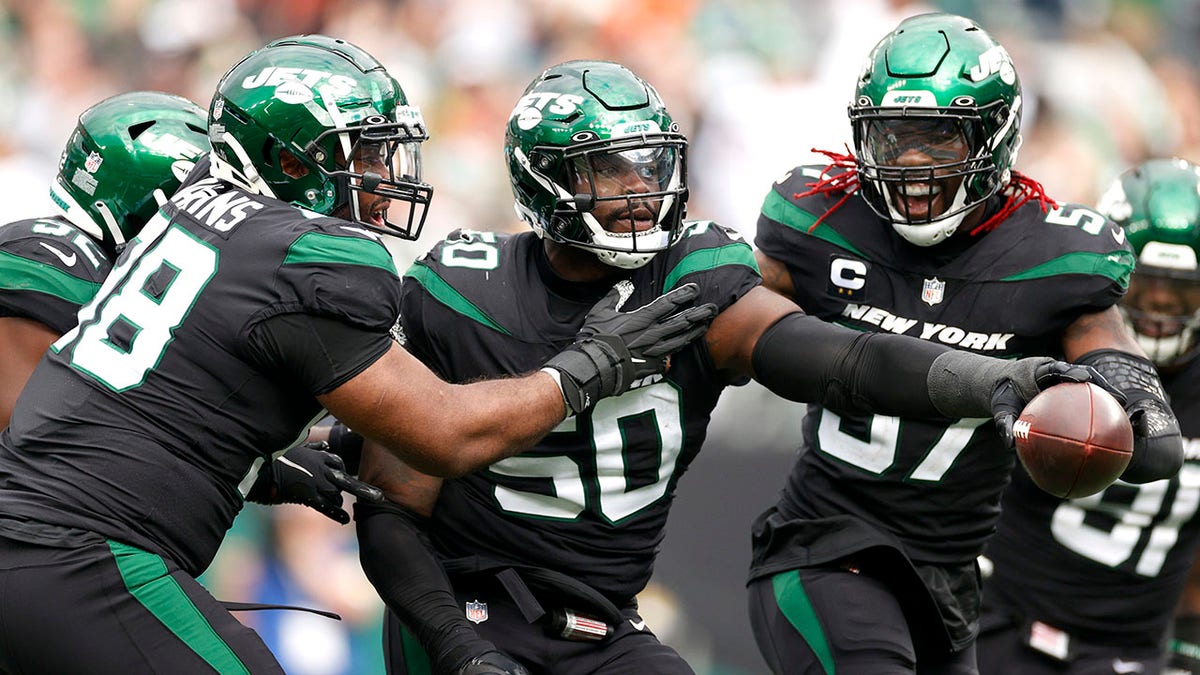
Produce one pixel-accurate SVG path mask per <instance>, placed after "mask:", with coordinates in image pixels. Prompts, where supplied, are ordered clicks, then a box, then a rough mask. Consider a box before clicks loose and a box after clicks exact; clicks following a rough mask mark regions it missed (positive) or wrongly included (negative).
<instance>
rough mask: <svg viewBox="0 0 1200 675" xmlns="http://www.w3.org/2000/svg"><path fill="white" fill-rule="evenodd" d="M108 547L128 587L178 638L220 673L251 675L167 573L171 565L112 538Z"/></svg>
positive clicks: (151, 554)
mask: <svg viewBox="0 0 1200 675" xmlns="http://www.w3.org/2000/svg"><path fill="white" fill-rule="evenodd" d="M108 548H109V550H111V551H112V554H113V558H115V559H116V562H117V569H118V570H119V571H120V572H121V578H122V579H123V580H124V581H125V588H127V589H129V592H130V593H131V594H133V597H135V598H137V601H138V602H140V603H142V605H143V606H145V608H146V609H148V610H150V613H151V614H153V615H154V616H155V617H157V618H158V620H159V621H161V622H162V623H163V625H164V626H166V627H167V628H168V629H169V630H170V631H171V632H172V633H174V634H175V636H176V637H178V638H179V639H180V640H183V642H184V643H185V644H186V645H187V646H188V647H191V649H192V651H194V652H196V654H197V655H199V656H200V658H202V659H204V660H205V662H207V663H208V665H210V666H212V667H213V669H214V670H216V671H217V672H218V673H234V674H236V673H246V675H249V673H250V670H249V669H248V668H247V667H246V664H244V663H242V660H241V659H240V658H238V655H237V654H236V653H234V651H233V649H232V648H230V646H229V645H228V644H227V643H226V642H225V641H224V640H223V639H221V636H220V635H219V634H218V633H217V631H216V630H215V629H213V627H212V625H211V624H210V623H209V622H208V619H207V618H205V616H204V614H203V613H201V611H200V609H199V608H197V607H196V605H195V604H194V603H193V602H192V599H191V598H189V597H188V596H187V593H186V592H184V590H183V588H182V587H180V586H179V584H178V583H177V582H176V581H175V580H174V579H173V578H171V576H170V575H168V574H167V564H166V563H165V562H163V559H162V558H160V557H158V556H157V555H154V554H153V553H147V552H146V551H143V550H141V549H139V548H134V547H133V546H129V545H127V544H122V543H120V542H117V541H113V540H111V539H110V540H109V541H108Z"/></svg>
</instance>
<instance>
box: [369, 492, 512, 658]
mask: <svg viewBox="0 0 1200 675" xmlns="http://www.w3.org/2000/svg"><path fill="white" fill-rule="evenodd" d="M354 519H355V521H356V524H357V528H358V541H359V556H360V560H361V562H362V567H363V571H364V572H365V573H366V576H367V579H369V580H370V582H371V584H372V585H373V586H374V587H375V590H376V591H377V592H378V593H379V596H380V597H381V598H382V599H383V601H384V603H385V604H386V605H387V606H388V608H389V609H391V610H392V611H393V612H395V613H396V616H398V617H399V618H400V620H401V621H402V622H404V625H405V626H406V627H408V629H409V630H411V631H412V632H413V633H414V634H415V635H416V636H417V639H418V640H419V641H420V643H421V646H422V647H423V648H424V649H425V651H426V652H427V653H428V655H429V657H430V660H431V661H432V663H433V665H434V667H435V669H436V672H439V673H441V672H447V673H449V672H455V671H456V670H457V669H458V668H460V667H461V666H462V665H463V664H464V663H466V662H467V661H470V660H471V659H472V658H474V657H475V656H478V655H480V654H483V653H486V652H488V651H491V650H494V649H495V646H494V645H493V644H492V643H490V642H488V641H486V640H483V639H481V638H480V637H479V635H478V634H477V633H476V632H475V630H474V628H472V626H471V624H470V623H468V622H467V620H466V618H465V617H464V616H463V613H462V610H461V609H459V607H458V602H457V601H456V600H455V598H454V593H453V591H452V590H451V587H450V581H449V579H447V578H446V574H445V572H444V571H443V570H442V567H441V563H439V562H438V560H437V558H436V557H435V555H434V554H433V552H432V547H431V545H430V543H429V540H428V538H427V537H426V536H425V534H424V532H423V528H424V525H423V523H424V520H423V519H422V518H420V517H419V516H417V515H415V514H413V513H412V512H411V511H408V510H406V509H404V508H403V507H401V506H399V505H397V504H392V503H388V502H385V503H383V504H364V503H362V502H359V503H358V504H356V505H355V507H354Z"/></svg>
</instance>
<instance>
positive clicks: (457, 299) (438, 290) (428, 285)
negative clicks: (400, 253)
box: [404, 261, 512, 335]
mask: <svg viewBox="0 0 1200 675" xmlns="http://www.w3.org/2000/svg"><path fill="white" fill-rule="evenodd" d="M404 276H405V277H409V278H411V279H413V280H415V281H416V282H417V283H419V284H421V287H422V288H424V289H425V290H426V291H428V292H429V294H430V295H432V296H433V298H434V299H435V300H437V301H438V302H440V303H442V304H443V305H445V306H447V307H449V308H450V309H452V310H454V311H456V312H458V313H459V314H462V315H463V316H465V317H467V318H468V319H471V320H473V321H478V322H479V323H481V324H483V325H485V326H487V327H488V328H491V329H492V330H495V331H499V332H501V333H503V334H505V335H512V333H510V332H509V331H508V329H507V328H505V327H504V326H501V325H500V324H498V323H496V321H495V320H493V319H492V317H490V316H488V315H487V314H485V313H484V312H483V310H481V309H479V308H478V307H476V306H475V305H474V304H472V303H471V301H470V300H467V298H466V297H465V296H463V294H462V293H459V292H458V291H457V290H456V289H455V288H454V287H453V286H451V285H450V284H449V283H448V282H447V281H446V280H445V279H443V278H441V277H440V276H438V273H437V272H434V271H433V270H432V269H430V268H429V267H427V266H425V265H422V264H421V263H420V262H419V261H418V262H415V263H413V265H412V267H410V268H408V271H407V272H405V273H404Z"/></svg>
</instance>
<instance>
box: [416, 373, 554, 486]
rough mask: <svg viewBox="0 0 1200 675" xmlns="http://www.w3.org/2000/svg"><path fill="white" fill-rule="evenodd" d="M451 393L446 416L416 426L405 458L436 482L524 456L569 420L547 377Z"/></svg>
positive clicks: (492, 383)
mask: <svg viewBox="0 0 1200 675" xmlns="http://www.w3.org/2000/svg"><path fill="white" fill-rule="evenodd" d="M448 387H449V389H448V391H446V392H442V393H441V394H440V398H441V399H442V401H443V405H441V406H439V408H440V410H441V414H440V415H439V416H438V417H436V418H425V419H423V420H417V421H416V422H417V426H419V427H420V428H419V429H418V430H416V432H415V433H414V434H413V436H415V438H413V439H409V442H408V443H405V450H406V452H405V453H404V454H403V455H402V458H403V459H404V460H405V461H406V462H407V463H408V464H410V465H412V466H413V467H414V468H416V469H417V470H419V471H423V472H425V473H428V474H432V475H435V476H442V477H445V478H451V477H455V476H461V475H463V474H466V473H470V472H471V471H475V470H478V469H481V468H483V467H485V466H488V465H489V464H493V463H495V462H497V461H499V460H501V459H504V458H506V457H511V456H513V455H516V454H519V453H520V452H522V451H524V450H527V449H528V448H529V447H530V446H532V445H533V444H534V443H536V442H537V441H539V440H541V439H542V437H544V436H545V435H546V434H547V433H549V432H550V430H551V429H553V428H554V427H556V426H558V424H559V423H560V422H562V420H563V418H564V416H565V415H566V406H565V405H564V403H563V396H562V391H561V390H560V389H559V388H558V386H557V384H555V382H554V379H553V378H552V377H551V376H550V375H547V374H546V373H541V372H539V373H534V374H533V375H529V376H526V377H521V378H513V379H507V380H489V381H486V382H477V383H473V384H468V385H448ZM413 441H415V442H413ZM447 448H453V451H452V452H446V450H445V449H447Z"/></svg>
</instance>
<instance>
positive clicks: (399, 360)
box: [317, 284, 716, 477]
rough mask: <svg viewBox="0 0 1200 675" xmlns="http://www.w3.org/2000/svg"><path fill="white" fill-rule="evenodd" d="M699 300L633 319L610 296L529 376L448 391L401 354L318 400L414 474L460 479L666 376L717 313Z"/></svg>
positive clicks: (664, 302)
mask: <svg viewBox="0 0 1200 675" xmlns="http://www.w3.org/2000/svg"><path fill="white" fill-rule="evenodd" d="M696 294H697V291H696V288H695V286H693V285H691V284H686V285H684V286H681V287H679V288H677V289H675V290H673V291H671V292H670V293H667V294H664V295H663V296H662V297H660V298H658V299H656V300H654V301H653V302H651V303H649V304H647V305H645V306H643V307H639V308H637V309H635V310H631V311H620V303H619V302H617V300H618V299H619V298H618V297H617V296H616V295H612V294H610V295H609V296H608V297H606V298H604V299H603V300H601V301H600V303H598V304H597V305H596V308H594V309H593V310H592V312H591V313H589V315H588V318H587V320H586V321H585V322H584V326H583V328H582V329H581V331H580V337H579V339H578V340H576V341H575V342H574V343H573V344H572V345H571V346H569V347H567V349H565V350H564V351H563V353H562V354H559V355H558V356H555V357H554V358H552V359H550V361H548V362H547V364H546V365H547V368H545V369H543V370H541V371H539V372H537V373H534V374H532V375H527V376H525V377H516V378H508V379H502V380H488V381H483V382H475V383H472V384H465V385H456V384H449V383H447V382H444V381H442V380H441V379H440V378H438V377H437V376H436V375H435V374H434V373H432V372H431V371H430V370H429V369H428V368H426V367H425V366H424V365H422V364H421V363H420V362H419V361H418V360H417V359H416V358H414V357H413V356H411V355H409V354H408V353H407V352H405V351H404V350H403V349H402V348H400V347H399V346H394V347H392V348H391V349H390V350H388V352H387V353H386V354H384V355H383V356H382V357H381V358H379V359H378V360H376V361H375V362H374V363H372V364H371V365H370V366H368V367H367V368H366V369H365V370H363V371H362V372H361V373H359V374H358V375H356V376H354V377H353V378H351V379H350V380H349V381H347V382H345V383H344V384H342V385H340V386H338V387H336V388H335V389H333V390H332V391H329V392H328V393H325V394H322V395H320V396H318V397H317V399H318V400H319V401H320V402H321V404H322V405H324V406H325V408H326V409H327V410H328V411H329V412H331V413H333V414H334V416H336V417H337V418H338V419H340V420H342V421H343V422H345V423H346V424H347V425H348V426H350V427H351V428H353V429H354V430H355V431H357V432H359V433H361V434H362V435H363V436H366V437H368V438H373V439H376V440H378V441H379V442H381V443H383V444H384V445H385V446H387V447H388V448H391V449H392V450H393V452H396V453H397V455H398V456H400V457H401V458H402V459H404V460H405V461H406V462H407V463H409V464H410V465H412V466H413V467H414V468H416V469H418V470H420V471H423V472H425V473H429V474H432V475H435V476H447V477H450V476H460V475H462V474H465V473H467V472H470V471H472V470H475V469H478V468H481V467H484V466H487V465H488V464H492V463H493V462H496V461H498V460H500V459H503V458H505V457H509V456H511V455H515V454H517V453H519V452H521V451H522V450H524V449H526V448H528V447H529V446H530V445H532V444H533V443H534V442H536V441H537V440H538V439H540V438H541V437H542V436H544V435H545V434H547V433H548V432H549V431H550V430H551V429H553V428H554V427H555V426H557V425H558V423H559V422H561V421H562V420H563V418H564V417H565V415H566V414H567V413H570V412H579V411H581V410H583V409H585V408H586V407H588V406H590V405H592V404H594V403H595V402H596V401H597V400H599V399H600V398H603V397H606V396H616V395H619V394H621V393H624V392H625V391H626V390H627V389H628V388H629V386H630V385H631V384H632V383H633V381H634V380H636V379H637V378H639V377H645V376H646V375H649V374H651V373H655V372H661V371H662V369H663V368H665V366H666V357H667V356H669V355H670V354H671V353H672V352H674V351H676V350H678V349H681V348H683V347H684V346H686V345H687V344H688V343H690V342H691V341H693V340H695V339H697V338H698V337H699V336H701V335H702V334H703V333H704V330H705V329H706V328H707V326H708V323H709V322H710V321H711V320H712V317H713V316H714V315H715V314H716V309H715V307H712V306H711V305H706V306H701V307H690V308H687V309H684V307H686V306H687V305H690V304H691V303H692V301H693V300H694V298H695V297H696Z"/></svg>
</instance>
